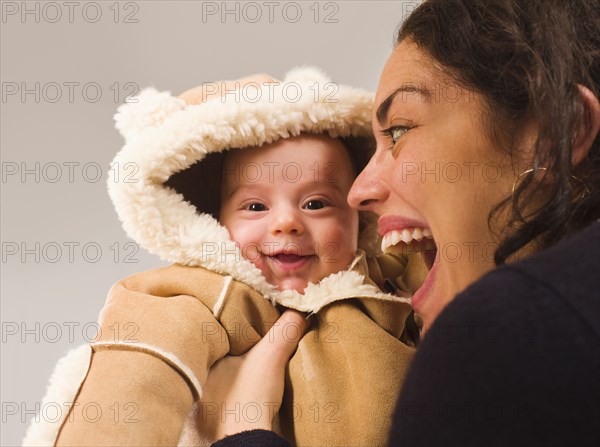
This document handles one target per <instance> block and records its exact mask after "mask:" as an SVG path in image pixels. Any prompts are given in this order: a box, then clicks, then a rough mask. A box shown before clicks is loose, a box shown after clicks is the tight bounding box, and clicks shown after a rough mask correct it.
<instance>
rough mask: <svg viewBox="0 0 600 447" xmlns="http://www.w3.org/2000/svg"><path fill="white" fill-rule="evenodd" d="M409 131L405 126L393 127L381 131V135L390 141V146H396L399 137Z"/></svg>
mask: <svg viewBox="0 0 600 447" xmlns="http://www.w3.org/2000/svg"><path fill="white" fill-rule="evenodd" d="M409 130H410V127H406V126H394V127H390V128H388V129H385V130H383V133H384V134H385V135H386V136H387V137H389V138H390V139H391V140H392V145H394V144H396V143H397V142H398V140H399V139H400V137H401V136H402V135H404V134H405V133H406V132H408V131H409Z"/></svg>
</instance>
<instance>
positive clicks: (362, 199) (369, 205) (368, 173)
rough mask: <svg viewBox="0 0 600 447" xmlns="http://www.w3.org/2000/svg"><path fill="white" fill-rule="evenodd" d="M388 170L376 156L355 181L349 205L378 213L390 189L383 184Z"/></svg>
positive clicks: (349, 194) (350, 193)
mask: <svg viewBox="0 0 600 447" xmlns="http://www.w3.org/2000/svg"><path fill="white" fill-rule="evenodd" d="M386 171H387V170H385V169H383V167H382V166H380V165H379V163H378V162H377V160H376V159H375V156H374V157H373V158H371V160H370V161H369V164H367V166H366V167H365V169H363V171H362V172H361V173H360V175H359V176H358V177H357V178H356V180H354V183H353V184H352V187H351V188H350V192H349V193H348V204H349V205H350V206H351V207H352V208H354V209H357V210H361V211H374V212H377V207H378V205H380V204H382V203H383V202H385V200H386V199H387V198H388V196H389V189H388V188H387V186H386V183H385V182H383V181H382V180H383V176H384V175H385V172H386Z"/></svg>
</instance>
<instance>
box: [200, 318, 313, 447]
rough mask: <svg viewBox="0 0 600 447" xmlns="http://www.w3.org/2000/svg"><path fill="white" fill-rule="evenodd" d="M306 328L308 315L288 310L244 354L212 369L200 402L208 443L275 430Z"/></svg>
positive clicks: (229, 357) (222, 362)
mask: <svg viewBox="0 0 600 447" xmlns="http://www.w3.org/2000/svg"><path fill="white" fill-rule="evenodd" d="M307 327H308V321H307V320H306V316H305V315H303V314H301V313H300V312H297V311H295V310H287V311H285V312H284V313H283V314H282V315H281V317H280V318H279V320H277V322H276V323H275V324H274V325H273V327H271V329H270V330H269V332H268V333H267V334H266V335H265V336H264V337H263V338H262V340H260V341H259V342H258V343H257V344H256V345H255V346H254V347H253V348H252V349H251V350H250V351H248V352H247V353H246V354H244V355H241V356H227V357H225V358H223V359H221V360H220V361H218V362H217V363H215V364H214V365H213V367H212V368H211V369H210V372H209V374H208V379H207V381H206V385H205V387H204V389H205V391H204V395H203V396H202V399H201V400H200V412H201V413H202V414H201V420H202V427H201V431H202V432H203V434H204V435H205V436H206V437H207V438H208V439H212V440H213V441H216V440H219V439H221V438H224V437H225V436H228V435H233V434H236V433H240V432H242V431H246V430H255V429H263V430H271V429H272V428H273V418H274V416H275V415H276V414H277V412H278V411H279V408H280V406H281V400H282V398H283V388H284V376H285V367H286V365H287V363H288V361H289V359H290V357H291V356H292V354H293V353H294V351H295V350H296V347H297V346H298V342H299V341H300V339H301V338H302V336H303V335H304V333H305V332H306V329H307Z"/></svg>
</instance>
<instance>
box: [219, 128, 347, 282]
mask: <svg viewBox="0 0 600 447" xmlns="http://www.w3.org/2000/svg"><path fill="white" fill-rule="evenodd" d="M353 181H354V174H353V169H352V163H351V161H350V157H349V155H348V152H347V150H346V148H345V147H344V146H343V145H342V143H341V142H340V141H338V140H336V139H333V138H330V137H325V136H313V135H300V136H298V137H294V138H288V139H283V140H279V141H277V142H275V143H273V144H269V145H264V146H262V147H259V148H251V149H244V150H241V151H232V152H231V153H230V154H228V155H227V157H226V159H225V166H224V169H223V181H222V186H221V210H220V214H219V220H220V221H221V224H223V225H224V226H225V227H226V228H227V229H228V230H229V234H230V236H231V239H232V240H234V241H235V242H237V243H238V244H239V246H240V249H241V251H242V255H243V256H244V257H245V258H246V259H248V260H249V261H250V262H252V263H253V264H254V265H256V266H257V267H258V268H259V269H260V270H261V271H262V273H263V275H264V276H265V278H266V279H267V281H268V282H270V283H271V284H273V285H275V286H276V287H277V288H278V289H279V290H296V291H298V292H302V291H303V290H304V288H305V287H306V286H307V285H308V283H309V282H313V283H316V282H318V281H319V280H321V279H323V278H324V277H325V276H327V275H329V274H331V273H334V272H338V271H340V270H344V269H345V268H346V267H348V266H349V264H350V263H351V262H352V260H353V259H354V256H355V254H356V249H357V241H358V212H357V211H356V210H353V209H352V208H350V206H349V205H348V202H347V201H346V198H347V196H348V191H349V190H350V186H351V185H352V182H353Z"/></svg>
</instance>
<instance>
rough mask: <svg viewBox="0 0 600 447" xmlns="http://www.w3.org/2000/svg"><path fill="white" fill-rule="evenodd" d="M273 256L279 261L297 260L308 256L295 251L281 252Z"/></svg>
mask: <svg viewBox="0 0 600 447" xmlns="http://www.w3.org/2000/svg"><path fill="white" fill-rule="evenodd" d="M273 257H274V258H275V259H277V260H278V261H279V262H297V261H300V260H301V259H302V258H306V257H307V256H301V255H298V254H294V253H279V254H277V255H275V256H273Z"/></svg>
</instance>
